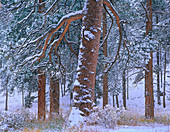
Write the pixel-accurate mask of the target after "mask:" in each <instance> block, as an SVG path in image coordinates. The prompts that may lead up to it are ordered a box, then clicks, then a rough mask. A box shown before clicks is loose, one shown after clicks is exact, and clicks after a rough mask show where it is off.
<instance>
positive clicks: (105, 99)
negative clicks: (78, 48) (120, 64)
mask: <svg viewBox="0 0 170 132" xmlns="http://www.w3.org/2000/svg"><path fill="white" fill-rule="evenodd" d="M106 35H107V18H106V11H105V10H104V11H103V41H104V38H105V37H106ZM103 55H104V56H105V57H107V40H106V41H105V42H104V43H103ZM106 68H107V64H105V65H104V71H105V69H106ZM107 104H108V74H107V73H104V75H103V108H104V106H106V105H107Z"/></svg>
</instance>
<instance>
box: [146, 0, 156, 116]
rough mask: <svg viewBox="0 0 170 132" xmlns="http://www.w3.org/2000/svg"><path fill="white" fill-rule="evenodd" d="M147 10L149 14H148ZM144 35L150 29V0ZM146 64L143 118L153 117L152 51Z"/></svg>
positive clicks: (149, 0) (150, 0)
mask: <svg viewBox="0 0 170 132" xmlns="http://www.w3.org/2000/svg"><path fill="white" fill-rule="evenodd" d="M148 12H149V14H148ZM146 18H147V22H146V35H148V33H149V31H151V30H152V0H147V9H146ZM150 56H151V59H150V60H149V62H148V64H147V65H146V69H147V70H146V71H145V118H154V97H153V69H152V67H153V53H152V52H151V53H150Z"/></svg>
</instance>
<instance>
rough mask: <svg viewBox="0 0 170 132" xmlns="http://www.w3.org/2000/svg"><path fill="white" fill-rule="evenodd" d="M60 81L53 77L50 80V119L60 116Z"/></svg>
mask: <svg viewBox="0 0 170 132" xmlns="http://www.w3.org/2000/svg"><path fill="white" fill-rule="evenodd" d="M59 86H60V85H59V79H58V78H56V77H51V80H50V117H52V116H53V115H56V114H59V107H60V88H59Z"/></svg>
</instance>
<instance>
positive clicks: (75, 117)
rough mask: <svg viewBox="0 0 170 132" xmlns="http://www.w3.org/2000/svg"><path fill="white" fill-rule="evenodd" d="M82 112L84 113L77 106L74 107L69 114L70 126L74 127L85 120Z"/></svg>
mask: <svg viewBox="0 0 170 132" xmlns="http://www.w3.org/2000/svg"><path fill="white" fill-rule="evenodd" d="M80 114H83V112H81V111H80V110H79V109H77V108H76V107H72V111H71V113H70V116H69V119H68V120H69V121H70V126H71V127H73V126H75V125H78V124H79V123H81V122H83V120H84V117H83V116H81V115H80Z"/></svg>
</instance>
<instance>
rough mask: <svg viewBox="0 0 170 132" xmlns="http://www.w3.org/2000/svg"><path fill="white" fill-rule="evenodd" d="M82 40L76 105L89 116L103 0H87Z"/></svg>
mask: <svg viewBox="0 0 170 132" xmlns="http://www.w3.org/2000/svg"><path fill="white" fill-rule="evenodd" d="M85 6H86V7H85V8H86V10H85V11H84V17H83V27H82V42H81V45H80V51H79V57H78V68H77V71H78V73H77V79H76V81H75V83H74V85H75V86H74V91H75V93H77V95H76V96H75V97H74V101H75V102H74V106H75V107H78V108H79V109H80V110H81V111H82V112H83V114H82V115H86V116H88V115H89V114H90V111H91V109H92V108H93V103H94V86H95V74H96V66H97V59H98V51H99V43H100V34H101V20H102V11H103V0H97V1H94V0H87V1H86V4H85Z"/></svg>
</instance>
